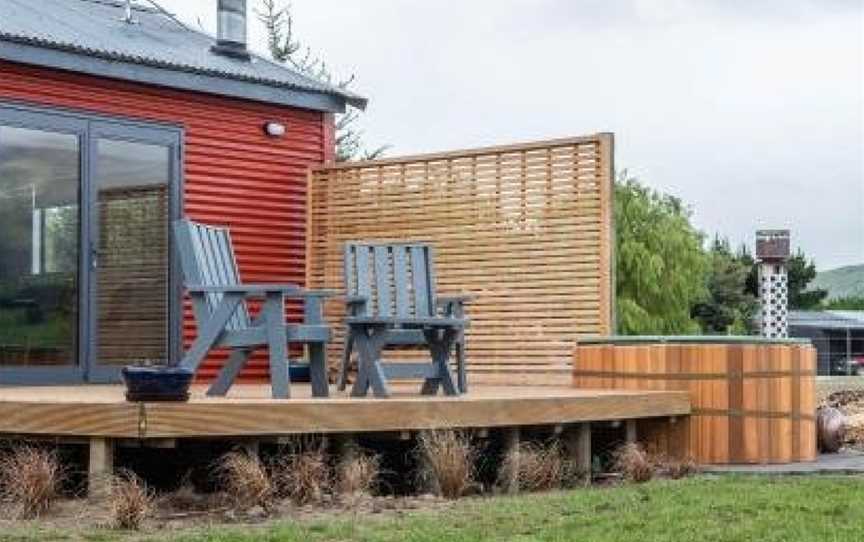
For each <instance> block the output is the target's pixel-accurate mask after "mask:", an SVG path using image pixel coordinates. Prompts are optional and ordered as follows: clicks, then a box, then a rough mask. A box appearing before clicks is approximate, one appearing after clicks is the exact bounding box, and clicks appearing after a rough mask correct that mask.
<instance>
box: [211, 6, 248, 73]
mask: <svg viewBox="0 0 864 542" xmlns="http://www.w3.org/2000/svg"><path fill="white" fill-rule="evenodd" d="M213 52H214V53H217V54H221V55H225V56H230V57H234V58H239V59H241V60H249V58H250V56H249V52H248V51H247V50H246V0H218V2H217V4H216V45H215V46H213Z"/></svg>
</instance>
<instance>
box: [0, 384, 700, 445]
mask: <svg viewBox="0 0 864 542" xmlns="http://www.w3.org/2000/svg"><path fill="white" fill-rule="evenodd" d="M395 391H396V393H395V395H394V396H393V397H391V398H390V399H374V398H364V399H356V398H349V397H348V396H347V395H344V394H339V393H338V392H334V393H333V396H332V397H330V398H327V399H313V398H310V397H309V389H308V386H303V385H295V386H293V388H292V392H293V393H294V398H293V399H289V400H273V399H270V398H269V393H270V388H269V386H250V385H246V386H244V385H240V386H235V388H234V389H232V392H231V393H230V394H229V396H228V397H225V398H207V397H205V396H204V395H203V393H204V388H195V389H194V390H193V397H192V399H191V400H190V401H189V402H188V403H171V404H168V403H127V402H126V401H125V398H124V395H123V393H124V390H123V388H122V387H121V386H62V387H5V388H4V387H0V435H16V436H17V435H21V436H24V435H33V436H49V437H58V438H63V437H77V438H80V437H84V438H88V437H89V438H117V439H130V438H132V439H160V438H161V439H164V438H191V437H265V436H280V435H294V434H303V433H366V432H381V431H412V430H423V429H432V428H442V427H465V428H467V427H477V428H481V427H482V428H492V427H518V426H536V425H556V424H567V423H578V422H589V421H591V422H593V421H612V420H634V419H639V418H654V417H667V416H679V415H685V414H688V413H689V412H690V402H689V399H688V396H687V394H686V393H685V392H674V391H673V392H667V391H635V390H586V389H575V388H568V387H539V386H537V387H531V386H519V387H516V386H510V387H507V386H481V385H477V386H474V387H473V388H472V391H471V392H470V393H469V394H467V395H465V396H462V397H443V396H439V397H423V396H420V395H419V394H418V393H417V386H410V387H406V386H397V387H396V389H395Z"/></svg>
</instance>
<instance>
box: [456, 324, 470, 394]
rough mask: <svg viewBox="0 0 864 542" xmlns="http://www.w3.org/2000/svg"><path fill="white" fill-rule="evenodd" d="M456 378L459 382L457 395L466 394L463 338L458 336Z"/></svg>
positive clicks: (466, 378)
mask: <svg viewBox="0 0 864 542" xmlns="http://www.w3.org/2000/svg"><path fill="white" fill-rule="evenodd" d="M455 347H456V371H457V374H456V378H457V379H458V380H459V393H468V368H467V367H466V365H465V336H464V335H461V334H460V337H459V339H458V340H457V341H456V345H455Z"/></svg>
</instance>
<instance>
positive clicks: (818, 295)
mask: <svg viewBox="0 0 864 542" xmlns="http://www.w3.org/2000/svg"><path fill="white" fill-rule="evenodd" d="M739 257H740V258H742V261H745V262H750V265H751V269H750V274H749V275H748V277H747V293H748V294H751V295H753V296H754V297H756V299H759V278H758V276H759V273H758V266H757V265H756V260H755V259H753V257H752V256H751V255H750V254H749V252H748V251H747V249H746V247H742V251H741V255H740V256H739ZM786 270H787V273H788V280H789V308H790V309H798V310H809V309H818V308H819V306H820V305H821V304H822V303H823V301H824V300H825V298H826V297H828V291H827V290H823V289H821V288H817V289H812V290H808V286H809V285H810V283H811V282H812V281H813V279H815V278H816V263H815V262H814V261H813V260H812V259H808V258H807V256H806V255H805V254H804V252H803V251H802V250H801V249H798V251H797V252H795V254H793V255H792V256H791V257H790V258H789V261H788V262H787V263H786Z"/></svg>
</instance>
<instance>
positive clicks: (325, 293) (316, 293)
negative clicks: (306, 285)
mask: <svg viewBox="0 0 864 542" xmlns="http://www.w3.org/2000/svg"><path fill="white" fill-rule="evenodd" d="M337 295H339V291H338V290H323V289H322V290H303V289H300V290H298V291H297V292H286V293H285V297H335V296H337Z"/></svg>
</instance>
